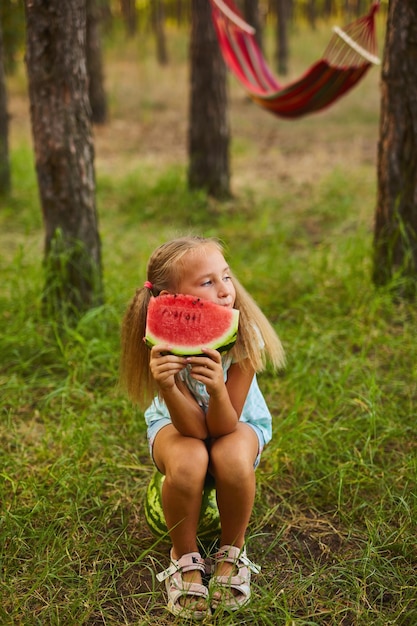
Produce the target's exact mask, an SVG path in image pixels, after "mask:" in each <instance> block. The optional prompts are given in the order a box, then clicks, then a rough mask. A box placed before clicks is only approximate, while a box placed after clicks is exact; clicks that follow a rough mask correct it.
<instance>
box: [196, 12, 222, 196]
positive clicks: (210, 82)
mask: <svg viewBox="0 0 417 626" xmlns="http://www.w3.org/2000/svg"><path fill="white" fill-rule="evenodd" d="M191 6H192V26H191V45H190V60H191V94H190V116H189V138H188V146H189V160H190V162H189V170H188V184H189V187H190V188H191V189H199V188H200V189H205V190H206V191H207V192H208V193H209V194H210V195H212V196H214V197H217V198H225V197H228V196H230V174H229V139H230V131H229V121H228V110H227V88H226V67H225V64H224V62H223V58H222V56H221V52H220V49H219V45H218V43H217V37H216V33H215V30H214V26H213V22H212V19H211V8H210V4H209V2H208V0H192V5H191Z"/></svg>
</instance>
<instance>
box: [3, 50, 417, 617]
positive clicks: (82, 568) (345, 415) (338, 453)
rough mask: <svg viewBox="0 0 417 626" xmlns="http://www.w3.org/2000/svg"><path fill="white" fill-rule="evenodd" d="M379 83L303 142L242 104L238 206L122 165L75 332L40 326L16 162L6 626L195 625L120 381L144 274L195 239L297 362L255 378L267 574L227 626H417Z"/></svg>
mask: <svg viewBox="0 0 417 626" xmlns="http://www.w3.org/2000/svg"><path fill="white" fill-rule="evenodd" d="M112 54H115V53H114V52H113V51H112ZM372 81H374V82H372ZM375 84H376V78H375V79H372V78H371V79H370V81H369V82H368V83H366V84H365V85H364V87H363V89H364V90H365V91H366V90H367V89H368V90H369V91H370V92H371V97H370V98H363V95H361V94H358V95H355V94H352V96H351V100H349V101H345V102H343V103H341V104H340V106H339V107H338V108H335V109H332V110H331V111H329V112H328V114H326V116H324V115H323V117H318V118H316V121H315V122H314V123H313V121H311V120H309V119H306V120H302V121H300V123H296V124H290V125H287V124H283V123H282V122H280V121H277V120H275V119H274V118H272V117H271V118H269V117H268V116H266V117H264V116H265V115H266V114H264V113H262V114H261V115H260V116H258V113H256V112H253V114H252V109H248V108H247V106H246V104H242V102H240V106H239V103H238V101H239V99H240V96H239V95H236V96H235V98H236V102H237V103H238V106H235V105H236V102H235V104H234V105H233V109H232V119H233V124H234V128H235V133H234V140H233V146H232V154H233V176H234V179H233V180H234V181H236V180H237V182H236V183H235V184H236V189H237V191H236V193H235V197H234V198H233V199H232V200H230V201H228V202H227V203H224V204H218V203H216V202H213V201H210V200H207V198H205V196H204V195H202V194H194V193H190V192H189V191H188V190H187V189H186V183H185V181H186V172H185V164H184V163H181V162H180V163H176V164H175V165H172V164H171V163H170V162H168V163H166V164H164V163H162V164H158V166H155V167H154V165H153V163H152V162H149V161H148V160H144V162H143V163H140V164H139V165H138V166H137V167H136V166H132V167H130V168H128V169H127V170H126V171H125V168H124V164H125V163H126V162H127V160H128V159H127V157H126V156H125V155H124V154H123V146H122V147H121V148H119V150H120V163H122V165H121V166H119V167H112V168H111V169H112V170H114V171H112V173H109V168H107V167H102V168H101V167H99V168H98V181H97V204H98V209H99V214H100V231H101V236H102V241H103V256H104V259H103V260H104V280H105V292H106V303H105V305H104V306H103V307H101V308H99V309H96V310H93V311H90V312H89V313H87V314H86V315H84V316H83V317H82V318H81V320H80V321H79V323H78V325H77V326H76V327H75V328H64V329H62V328H60V327H58V326H57V325H56V324H55V323H54V322H53V321H51V320H49V321H48V320H45V319H43V318H42V315H41V302H40V300H41V291H42V283H43V276H42V254H43V252H42V245H43V231H42V224H41V217H40V208H39V202H38V194H37V188H36V180H35V176H34V174H33V171H32V170H31V169H30V167H28V163H31V162H32V156H31V152H30V148H29V141H27V142H26V143H25V142H24V141H18V142H16V141H14V143H13V151H12V163H13V173H14V180H15V181H16V182H15V184H14V188H13V193H12V195H11V196H10V198H8V199H5V200H2V202H1V205H0V243H1V246H0V271H1V276H2V289H1V293H0V323H1V328H2V332H1V336H0V394H1V397H0V407H1V418H2V419H1V421H0V436H1V441H2V446H1V450H0V457H1V458H0V475H1V476H0V497H1V502H2V510H1V518H0V560H1V574H0V623H2V624H7V625H8V624H10V625H17V624H18V625H24V626H34V625H39V626H41V625H42V626H45V625H51V626H58V625H59V626H79V625H81V624H82V625H86V626H98V625H104V624H105V625H112V626H114V625H129V626H133V625H135V626H137V625H143V626H145V625H147V626H148V625H149V624H151V625H152V626H153V625H159V626H163V625H165V624H171V623H181V621H180V620H175V619H174V618H173V617H172V616H170V615H168V614H167V613H166V611H165V609H164V606H165V599H164V595H163V592H162V588H161V585H160V584H158V583H157V582H156V579H155V573H156V572H157V571H159V569H162V568H164V567H165V566H166V563H167V553H168V547H169V546H168V544H166V543H157V542H155V540H154V539H153V537H152V536H151V534H150V532H149V530H148V529H147V527H146V524H145V520H144V516H143V497H144V492H145V490H146V486H147V483H148V481H149V478H150V476H151V473H152V465H151V461H150V459H149V455H148V450H147V444H146V434H145V426H144V420H143V417H142V415H141V413H140V412H139V411H138V410H136V409H133V408H132V407H131V405H130V404H129V402H128V401H127V400H126V399H125V398H124V397H122V396H121V395H120V394H119V393H118V390H117V372H118V358H119V357H118V355H119V326H120V321H121V317H122V315H123V312H124V308H125V306H126V304H127V302H128V300H129V299H130V297H131V295H132V294H133V292H134V290H135V288H136V286H137V285H138V284H141V283H142V281H143V280H144V277H145V268H146V262H147V258H148V256H149V253H150V252H151V250H153V248H154V247H155V246H156V245H158V244H159V243H160V242H162V241H164V240H166V239H167V238H169V237H171V236H172V235H173V234H176V233H177V232H183V231H189V230H192V231H194V232H195V231H197V232H200V233H202V234H205V235H216V236H219V237H220V238H222V239H223V240H224V241H225V243H226V245H227V248H228V250H229V253H230V254H229V256H230V260H231V263H232V266H233V268H234V270H235V271H236V273H237V274H238V276H239V277H240V278H241V279H242V281H243V282H244V284H245V285H246V286H247V287H248V289H249V290H250V291H251V293H252V294H253V295H254V297H255V298H256V300H257V301H258V302H259V303H260V304H261V305H262V308H263V309H264V311H265V312H266V313H267V315H268V316H269V318H270V319H271V320H272V321H273V323H274V325H275V326H276V328H277V330H278V332H279V334H280V335H281V337H282V340H283V343H284V345H285V348H286V350H287V356H288V364H287V368H286V371H285V372H283V373H281V374H279V375H278V376H276V375H273V374H272V373H271V372H270V371H269V370H268V371H267V372H265V373H264V374H263V375H262V376H261V377H260V383H261V386H262V388H263V390H264V393H265V395H266V397H267V400H268V403H269V405H270V407H271V410H272V412H273V415H274V438H273V441H272V443H271V444H270V445H269V447H268V448H267V449H266V450H265V452H264V454H263V458H262V463H261V466H260V468H259V469H258V471H257V477H258V491H257V497H256V505H255V509H254V513H253V517H252V522H251V526H250V540H249V553H250V556H251V558H253V560H254V561H255V562H258V563H260V564H261V566H262V572H261V574H260V575H259V576H256V577H254V579H253V591H254V598H253V602H252V603H251V604H250V605H249V607H248V608H247V609H245V610H244V611H242V612H241V613H239V615H236V616H228V615H226V614H222V612H221V611H220V612H219V613H218V614H216V615H215V616H214V617H213V620H212V623H214V624H219V625H220V624H222V625H223V624H225V625H227V624H230V625H231V624H248V625H249V624H250V625H253V624H257V625H265V626H269V625H274V626H276V625H278V626H281V625H282V626H284V625H285V626H293V625H294V626H307V625H309V626H310V625H314V626H369V625H374V626H387V625H389V624H396V625H401V626H414V625H415V624H416V623H417V601H416V598H417V574H416V571H417V545H416V544H417V541H416V526H415V520H416V519H417V502H416V474H417V467H416V465H417V462H416V461H417V454H416V409H415V398H416V397H417V366H416V362H415V342H416V327H417V312H416V308H415V305H412V304H410V303H407V302H406V301H401V300H400V301H398V299H397V300H394V299H393V298H392V296H391V292H390V288H387V289H384V290H376V289H375V288H374V287H373V286H372V283H371V280H370V276H371V255H372V217H373V210H374V204H375V186H376V181H375V177H376V172H375V163H374V161H373V159H370V158H369V156H368V152H367V151H365V152H366V153H365V154H364V157H363V158H361V159H356V160H354V162H353V163H352V160H351V158H350V153H349V151H351V150H352V149H353V148H352V145H353V143H354V142H355V141H356V140H357V139H358V138H361V140H363V141H368V139H369V141H372V140H376V129H377V119H376V117H377V116H376V115H375V112H373V111H372V106H374V103H375V94H374V93H373V91H372V85H375ZM158 98H159V96H158V94H155V95H152V94H150V100H149V101H150V102H152V101H158ZM372 98H373V100H372ZM362 101H363V108H361V102H362ZM372 103H373V104H372ZM350 107H352V108H353V109H354V110H356V111H357V113H352V110H351V108H350ZM117 114H118V111H117V110H116V111H115V113H114V115H115V117H117ZM154 114H155V115H157V112H155V113H154ZM252 115H253V117H252ZM258 120H259V121H260V123H261V124H262V126H260V125H258ZM329 129H330V130H329ZM333 129H334V132H333ZM262 133H264V134H262ZM257 134H259V138H258V136H257ZM262 137H263V138H264V139H265V138H271V137H273V138H274V141H273V142H272V148H270V150H271V151H272V155H271V159H272V161H274V159H279V158H280V155H282V153H284V162H285V164H287V165H288V167H289V169H288V171H287V172H286V174H285V176H284V175H283V174H282V172H278V175H277V176H276V177H274V176H272V177H271V176H270V177H268V176H267V175H266V170H265V180H264V181H263V180H262V181H261V182H262V183H263V182H265V184H264V185H263V184H262V185H259V183H260V181H259V180H255V179H254V178H250V174H251V170H250V168H249V167H248V163H249V159H250V158H252V161H256V159H258V155H259V158H262V159H268V158H269V156H268V154H269V153H268V152H262V153H261V151H260V147H259V146H260V142H262V141H263V139H262ZM306 137H307V138H308V142H307V143H308V145H307V143H306ZM352 137H353V140H352ZM275 138H278V141H276V142H275ZM258 139H259V141H258ZM323 142H324V145H325V149H326V150H328V151H330V152H332V154H333V151H334V153H335V154H337V155H339V153H336V147H337V143H338V144H340V146H341V148H340V152H341V153H342V154H345V161H343V159H342V158H341V157H340V158H339V156H338V158H336V159H335V163H332V159H330V164H329V163H328V162H327V163H324V165H323V167H322V168H321V169H320V175H315V176H311V177H307V176H305V174H307V173H308V172H305V171H304V169H303V168H302V167H298V168H297V160H298V159H300V158H303V157H304V156H305V155H306V154H307V153H308V152H309V151H311V154H313V155H314V154H319V153H320V151H321V150H322V147H323ZM263 145H266V144H263ZM98 156H99V158H101V159H102V161H103V160H105V155H101V154H100V153H99V154H98ZM139 160H140V159H139ZM242 171H243V174H242ZM246 174H248V175H249V178H248V179H246V178H245V176H246ZM258 177H259V178H261V179H262V176H259V175H258ZM17 181H18V182H17ZM173 216H175V220H173Z"/></svg>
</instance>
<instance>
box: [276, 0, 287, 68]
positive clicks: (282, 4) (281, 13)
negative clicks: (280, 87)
mask: <svg viewBox="0 0 417 626" xmlns="http://www.w3.org/2000/svg"><path fill="white" fill-rule="evenodd" d="M276 9H277V69H278V72H279V73H280V74H282V75H283V76H286V75H287V74H288V29H287V24H288V0H276Z"/></svg>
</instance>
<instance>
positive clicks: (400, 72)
mask: <svg viewBox="0 0 417 626" xmlns="http://www.w3.org/2000/svg"><path fill="white" fill-rule="evenodd" d="M416 42H417V3H416V2H415V0H390V3H389V12H388V22H387V30H386V40H385V51H384V60H383V66H382V82H381V92H382V93H381V117H380V136H379V146H378V199H377V207H376V216H375V230H374V270H373V278H374V282H375V283H376V284H378V285H384V284H387V283H389V282H390V281H391V279H392V278H393V277H397V278H399V279H400V282H399V283H398V284H399V290H400V292H401V293H402V294H403V295H405V296H407V297H414V296H415V295H416V293H417V47H416ZM401 279H402V282H401Z"/></svg>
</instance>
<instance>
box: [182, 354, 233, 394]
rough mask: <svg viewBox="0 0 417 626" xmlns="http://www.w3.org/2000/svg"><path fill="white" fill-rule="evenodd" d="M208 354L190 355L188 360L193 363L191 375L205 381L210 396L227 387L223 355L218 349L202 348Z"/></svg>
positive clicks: (190, 363)
mask: <svg viewBox="0 0 417 626" xmlns="http://www.w3.org/2000/svg"><path fill="white" fill-rule="evenodd" d="M202 351H203V352H204V354H205V355H207V356H190V357H187V359H186V362H187V364H188V365H191V376H192V377H193V378H195V380H198V381H199V382H200V383H204V385H205V386H206V389H207V392H208V393H209V395H210V396H213V395H216V394H218V393H220V392H222V391H224V389H225V382H224V375H223V367H222V357H221V355H220V353H219V352H218V351H217V350H210V349H209V348H202Z"/></svg>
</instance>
